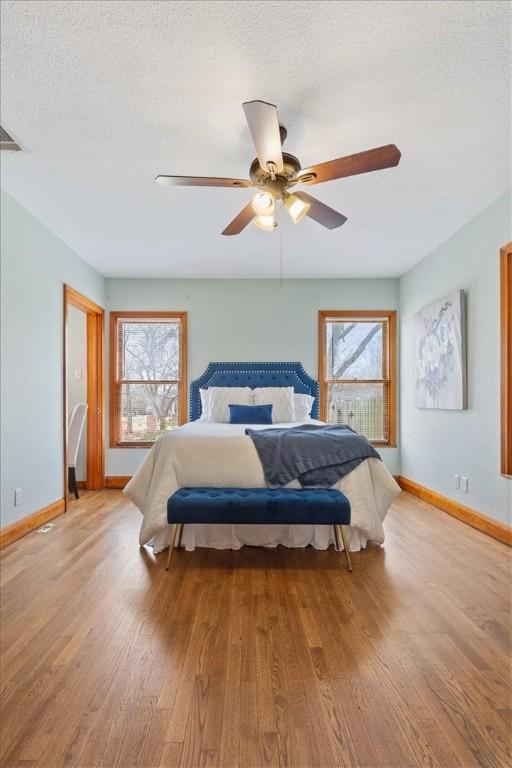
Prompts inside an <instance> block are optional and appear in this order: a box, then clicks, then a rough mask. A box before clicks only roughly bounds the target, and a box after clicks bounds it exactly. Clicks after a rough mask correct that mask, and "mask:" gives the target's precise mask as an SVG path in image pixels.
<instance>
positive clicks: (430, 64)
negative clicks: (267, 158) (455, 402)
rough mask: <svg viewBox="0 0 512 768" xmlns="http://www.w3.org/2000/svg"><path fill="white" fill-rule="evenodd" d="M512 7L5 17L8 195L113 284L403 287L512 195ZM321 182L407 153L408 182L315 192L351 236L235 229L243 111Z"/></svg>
mask: <svg viewBox="0 0 512 768" xmlns="http://www.w3.org/2000/svg"><path fill="white" fill-rule="evenodd" d="M510 11H511V6H510V4H509V3H508V2H270V1H267V2H247V1H246V2H219V1H216V2H157V1H156V0H150V1H149V2H145V1H142V0H136V1H129V2H124V1H118V2H105V1H103V2H81V1H80V0H72V1H71V2H68V1H67V0H65V1H62V2H47V1H45V0H37V1H36V2H20V1H19V0H15V1H14V2H10V1H9V0H4V1H3V2H2V25H1V34H2V82H1V101H2V104H1V106H2V125H3V126H4V127H5V128H6V130H8V131H9V133H11V135H12V136H13V137H14V138H15V139H16V140H17V141H18V142H19V143H20V144H21V145H22V147H23V149H24V151H23V152H18V153H6V152H4V153H2V158H1V159H2V185H3V186H4V188H5V189H7V190H8V191H9V192H10V193H11V194H12V195H13V196H14V197H16V198H17V199H18V200H19V201H20V202H21V203H22V204H23V205H25V206H26V207H27V208H29V209H30V210H31V211H32V212H33V213H35V214H36V215H37V216H38V217H39V218H40V219H41V220H42V221H43V222H45V223H46V224H47V226H49V227H50V228H51V229H52V230H54V232H56V233H57V234H58V235H60V237H61V238H62V239H63V240H64V241H66V242H67V243H68V244H69V245H70V246H71V247H72V248H73V249H74V250H75V251H76V252H77V253H78V254H80V256H82V257H83V258H84V259H85V260H87V261H88V262H90V264H92V265H93V266H95V267H96V268H97V269H98V270H99V271H100V272H101V273H103V274H104V275H108V276H127V277H139V276H140V277H158V276H170V277H172V276H179V277H277V276H278V275H279V270H280V248H281V242H282V246H283V263H284V272H285V275H286V276H288V277H337V276H340V277H341V276H373V275H375V276H386V275H399V274H401V273H403V272H404V271H406V270H407V269H408V268H409V267H411V266H412V265H413V264H415V263H416V262H418V261H419V260H420V259H421V258H422V257H423V256H424V255H425V254H427V253H428V252H429V251H431V250H432V249H433V248H434V247H435V246H436V245H438V244H439V243H440V242H442V241H444V240H445V239H446V238H447V237H449V236H450V235H451V234H452V233H453V232H454V231H455V230H456V229H458V228H459V227H460V226H462V225H463V224H464V223H465V222H466V221H468V220H469V219H470V218H472V217H473V216H474V215H475V214H477V213H478V212H479V211H480V210H481V209H482V208H484V207H485V206H486V205H488V204H489V203H490V202H492V201H493V200H494V199H495V198H497V197H498V196H499V195H500V194H501V193H502V192H503V191H504V190H505V189H506V188H507V186H508V185H509V184H510V53H509V39H510V38H509V35H510ZM251 99H264V100H267V101H271V102H273V103H275V104H277V105H278V107H279V116H280V119H281V122H282V123H284V124H285V125H286V126H287V128H288V140H287V143H286V145H285V149H286V150H287V151H289V152H292V153H293V154H295V155H297V156H298V157H299V158H300V160H301V163H302V165H303V166H304V167H305V166H307V165H311V164H313V163H317V162H322V161H325V160H329V159H332V158H335V157H340V156H342V155H345V154H351V153H353V152H358V151H361V150H364V149H367V148H370V147H376V146H379V145H382V144H388V143H391V142H394V143H395V144H397V146H398V147H399V148H400V149H401V151H402V160H401V163H400V165H399V166H398V167H397V168H394V169H390V170H385V171H380V172H376V173H373V174H367V175H362V176H357V177H354V178H352V179H343V180H339V181H332V182H328V183H326V184H324V185H318V186H315V187H313V188H311V189H310V190H308V191H309V192H310V193H311V194H315V195H317V196H318V197H319V198H320V199H321V200H323V201H324V202H326V203H328V204H329V205H332V206H333V207H335V208H337V209H339V210H340V211H341V212H342V213H343V214H345V216H347V217H348V222H347V223H346V224H345V225H344V226H343V227H341V228H340V229H338V230H334V231H332V232H330V231H328V230H324V229H323V228H322V227H320V226H319V225H318V224H316V223H315V222H314V221H311V220H304V221H303V222H302V223H300V224H298V225H296V226H294V225H293V224H291V222H289V221H288V220H287V219H285V218H284V216H283V217H282V219H283V224H282V227H280V228H279V229H278V230H277V231H276V232H274V233H271V234H268V233H266V232H261V231H259V230H257V229H256V228H255V227H254V226H252V225H251V226H249V227H248V228H247V229H246V230H245V232H243V233H242V234H241V235H239V236H238V237H232V238H226V237H221V235H220V232H221V230H222V229H223V228H224V227H225V225H226V224H227V223H228V222H229V221H230V220H231V219H232V218H233V217H234V215H235V214H236V213H237V212H238V211H239V210H240V209H241V208H242V207H243V206H244V205H245V204H246V202H247V201H248V199H250V195H251V191H250V190H243V189H219V190H213V189H208V188H206V189H198V188H188V189H187V188H164V187H160V186H158V185H156V184H154V183H153V178H154V176H155V175H156V174H158V173H163V174H188V175H210V176H223V175H225V176H236V177H246V176H247V173H248V168H249V164H250V161H251V159H252V158H253V157H254V155H255V152H254V149H253V147H252V145H251V141H250V136H249V131H248V128H247V125H246V123H245V121H244V114H243V111H242V102H243V101H246V100H251Z"/></svg>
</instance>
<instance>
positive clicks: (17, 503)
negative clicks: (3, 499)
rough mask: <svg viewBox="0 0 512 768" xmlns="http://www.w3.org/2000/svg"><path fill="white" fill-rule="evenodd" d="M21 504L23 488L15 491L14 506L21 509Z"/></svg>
mask: <svg viewBox="0 0 512 768" xmlns="http://www.w3.org/2000/svg"><path fill="white" fill-rule="evenodd" d="M20 504H21V488H15V489H14V506H15V507H19V506H20Z"/></svg>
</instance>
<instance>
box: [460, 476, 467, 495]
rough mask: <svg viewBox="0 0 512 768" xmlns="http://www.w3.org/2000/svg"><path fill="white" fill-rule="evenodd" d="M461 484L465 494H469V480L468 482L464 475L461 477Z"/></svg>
mask: <svg viewBox="0 0 512 768" xmlns="http://www.w3.org/2000/svg"><path fill="white" fill-rule="evenodd" d="M461 482H462V490H463V491H464V493H467V492H468V487H469V480H468V478H467V477H464V475H463V476H462V477H461Z"/></svg>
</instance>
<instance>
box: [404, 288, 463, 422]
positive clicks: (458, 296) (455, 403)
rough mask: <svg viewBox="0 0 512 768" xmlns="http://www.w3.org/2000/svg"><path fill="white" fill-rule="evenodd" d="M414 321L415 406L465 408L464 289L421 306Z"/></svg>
mask: <svg viewBox="0 0 512 768" xmlns="http://www.w3.org/2000/svg"><path fill="white" fill-rule="evenodd" d="M414 324H415V401H414V402H415V405H416V407H417V408H443V409H444V408H446V409H455V410H462V409H464V408H466V407H467V404H466V329H465V324H466V323H465V304H464V291H462V290H460V291H454V292H453V293H452V294H450V295H449V296H446V297H445V298H444V299H441V300H440V301H436V302H435V303H434V304H431V305H430V306H428V307H425V309H422V310H421V311H420V312H418V313H417V314H416V315H415V316H414Z"/></svg>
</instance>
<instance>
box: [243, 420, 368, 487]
mask: <svg viewBox="0 0 512 768" xmlns="http://www.w3.org/2000/svg"><path fill="white" fill-rule="evenodd" d="M245 434H246V435H249V437H250V438H251V440H252V441H253V443H254V446H255V448H256V450H257V452H258V456H259V457H260V461H261V464H262V466H263V473H264V475H265V480H266V481H267V485H269V486H270V487H271V488H272V487H276V486H281V485H286V484H287V483H289V482H291V481H292V480H299V482H300V484H301V485H302V486H304V487H309V488H311V487H317V488H330V487H331V486H333V485H335V483H337V482H338V481H339V480H341V479H342V477H345V475H348V473H349V472H352V470H353V469H355V468H356V467H357V466H359V464H361V462H362V461H364V460H365V459H369V458H375V459H380V456H379V454H378V453H377V451H376V450H375V448H374V447H373V446H372V445H371V444H370V443H369V442H368V440H367V439H366V438H365V437H363V436H362V435H359V434H358V433H357V432H354V430H353V429H351V428H350V427H347V426H345V425H343V426H338V425H337V426H334V425H333V426H331V425H325V426H324V425H323V424H302V425H300V426H298V427H289V428H284V429H279V428H277V429H246V430H245Z"/></svg>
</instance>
